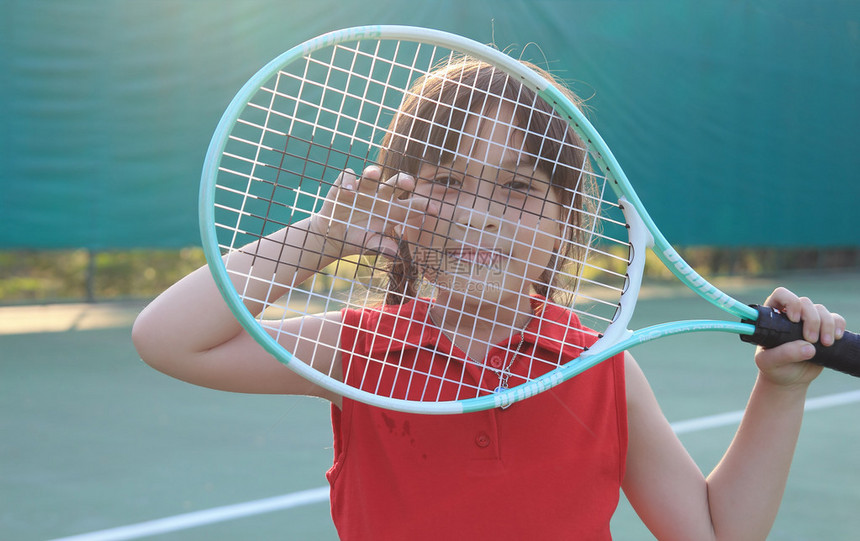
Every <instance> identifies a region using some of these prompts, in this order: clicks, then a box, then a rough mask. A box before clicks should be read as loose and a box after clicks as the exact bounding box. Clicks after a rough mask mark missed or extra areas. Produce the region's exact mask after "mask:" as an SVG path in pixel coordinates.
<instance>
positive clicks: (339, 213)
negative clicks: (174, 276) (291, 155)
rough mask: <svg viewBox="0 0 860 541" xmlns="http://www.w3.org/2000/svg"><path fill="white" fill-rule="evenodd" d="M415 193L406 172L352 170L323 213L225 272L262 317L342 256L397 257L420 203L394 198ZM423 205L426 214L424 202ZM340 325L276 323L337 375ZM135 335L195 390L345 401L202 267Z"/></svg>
mask: <svg viewBox="0 0 860 541" xmlns="http://www.w3.org/2000/svg"><path fill="white" fill-rule="evenodd" d="M413 187H414V180H413V179H412V178H411V177H408V176H406V175H396V176H395V177H393V178H391V179H389V180H388V181H387V182H384V183H383V182H380V172H379V169H378V168H375V167H370V168H368V169H366V170H365V171H364V173H363V175H362V177H361V178H360V179H359V178H356V176H355V175H353V174H352V172H351V171H348V170H347V171H346V172H345V173H343V174H342V175H341V176H340V177H338V179H337V181H336V182H335V185H334V186H333V187H332V188H331V190H330V191H329V193H328V195H327V198H326V201H325V202H324V204H323V206H322V208H321V210H320V211H319V212H318V213H316V214H314V215H312V216H311V217H310V218H307V219H305V220H302V221H300V222H297V223H295V224H292V225H290V226H289V227H286V228H284V229H282V230H280V231H277V232H276V233H273V234H272V235H269V236H268V237H265V238H263V239H261V240H260V241H257V242H255V243H252V244H249V245H248V246H245V247H243V248H242V249H241V250H238V251H236V252H233V253H231V254H230V255H229V258H226V259H225V262H226V265H227V270H228V271H229V272H228V274H229V275H230V277H231V280H233V284H234V286H235V288H236V290H237V291H240V292H242V293H243V298H244V299H246V300H245V305H246V307H247V308H248V310H249V311H250V312H251V313H253V314H259V313H260V312H261V311H262V310H263V308H264V306H265V305H266V304H268V303H269V302H270V301H272V300H275V299H278V298H279V297H281V296H282V295H283V294H284V293H285V292H286V291H287V290H288V289H290V288H293V287H296V286H298V285H300V284H301V283H302V282H304V281H305V280H307V279H308V278H309V277H311V276H312V275H313V274H314V273H315V272H316V271H318V270H319V269H322V268H323V267H325V266H326V265H328V264H330V263H331V262H333V261H334V260H336V259H338V258H340V257H343V256H346V255H350V254H352V253H359V252H364V251H367V250H370V251H374V252H377V253H391V252H396V250H397V242H396V241H395V240H393V235H392V234H391V230H392V229H393V228H394V226H395V225H397V224H398V223H402V222H403V221H405V220H406V219H407V218H409V217H410V216H411V214H410V213H412V212H414V211H415V209H414V208H413V207H415V206H416V205H415V198H414V197H413V198H403V199H397V200H395V196H398V195H400V194H405V193H408V192H410V191H411V189H412V188H413ZM423 204H424V206H423V208H424V209H426V208H427V203H426V200H424V201H423ZM380 205H381V206H384V207H385V208H384V209H380V208H379V206H380ZM410 205H411V206H410ZM417 210H419V211H420V210H421V209H420V208H419V209H417ZM374 216H387V217H388V219H387V220H384V221H383V220H380V219H378V218H374ZM273 277H274V279H273ZM272 283H275V284H278V286H275V287H273V286H272ZM248 299H259V302H254V301H250V300H248ZM340 324H341V315H340V312H330V313H326V314H317V315H308V316H304V317H298V318H292V319H287V320H285V321H283V322H277V325H278V328H276V329H275V328H273V332H275V331H281V332H278V340H279V342H280V343H281V345H282V346H283V347H284V348H285V349H286V350H287V351H290V352H292V353H293V355H294V356H295V357H296V358H297V359H299V360H300V361H303V362H310V361H311V360H313V363H314V366H315V367H317V368H318V369H320V370H321V371H328V372H329V373H331V374H333V375H334V376H335V377H337V376H339V374H340V366H339V363H340V356H339V355H338V342H339V337H340ZM132 338H133V341H134V344H135V347H136V348H137V350H138V352H139V353H140V356H141V358H142V359H143V360H144V361H146V362H147V363H148V364H150V365H152V366H153V367H154V368H156V369H158V370H160V371H162V372H165V373H166V374H169V375H171V376H173V377H176V378H179V379H182V380H184V381H188V382H191V383H194V384H197V385H202V386H205V387H211V388H215V389H221V390H228V391H236V392H248V393H284V394H309V395H315V396H321V397H324V398H327V399H329V400H332V401H334V402H335V403H338V401H339V398H338V397H337V396H335V395H333V394H331V393H330V392H328V391H326V390H325V389H322V388H320V387H318V386H316V385H313V384H311V383H309V382H307V381H305V380H304V379H303V378H301V377H300V376H298V375H296V374H295V373H294V372H293V371H292V370H290V369H288V368H287V367H285V366H284V365H282V364H281V363H279V362H278V361H276V360H275V359H273V358H272V357H271V355H269V354H268V353H267V352H266V351H265V350H264V349H263V348H262V347H261V346H259V345H258V344H257V343H256V342H255V341H254V340H253V338H252V337H251V336H250V335H249V334H248V333H247V332H245V331H244V329H243V328H242V327H241V325H239V323H238V322H237V321H236V319H235V318H234V317H233V314H232V313H231V312H230V310H229V308H228V307H227V305H226V303H225V302H224V300H223V299H222V297H221V294H220V293H219V292H218V289H217V287H216V285H215V282H214V280H213V278H212V276H211V274H210V273H209V271H208V269H207V268H205V267H204V268H200V269H198V270H196V271H194V272H193V273H191V274H190V275H188V276H186V277H185V278H183V279H182V280H180V281H179V282H177V283H176V284H174V285H173V286H172V287H171V288H169V289H168V290H167V291H165V292H164V293H162V294H161V295H160V296H159V297H158V298H157V299H155V301H153V302H152V304H150V305H149V306H147V307H146V308H145V309H144V310H143V312H141V314H140V315H139V316H138V318H137V320H136V321H135V324H134V328H133V329H132Z"/></svg>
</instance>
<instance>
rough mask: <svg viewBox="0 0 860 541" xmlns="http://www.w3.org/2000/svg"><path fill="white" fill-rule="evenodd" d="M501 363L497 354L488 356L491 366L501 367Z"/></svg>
mask: <svg viewBox="0 0 860 541" xmlns="http://www.w3.org/2000/svg"><path fill="white" fill-rule="evenodd" d="M502 364H503V361H502V358H501V357H500V356H498V355H493V356H492V357H490V366H492V367H493V368H501V367H502Z"/></svg>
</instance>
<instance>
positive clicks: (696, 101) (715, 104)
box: [0, 0, 860, 249]
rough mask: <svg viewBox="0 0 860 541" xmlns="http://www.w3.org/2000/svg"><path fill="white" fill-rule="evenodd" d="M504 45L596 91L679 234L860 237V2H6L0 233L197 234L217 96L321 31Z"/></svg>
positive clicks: (133, 242) (156, 238) (143, 242)
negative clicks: (413, 28) (367, 29)
mask: <svg viewBox="0 0 860 541" xmlns="http://www.w3.org/2000/svg"><path fill="white" fill-rule="evenodd" d="M362 24H412V25H420V26H429V27H435V28H440V29H443V30H448V31H452V32H457V33H460V34H463V35H466V36H469V37H471V38H473V39H476V40H478V41H482V42H491V41H494V42H495V43H496V45H497V46H499V47H500V48H509V50H510V51H511V52H512V54H514V55H515V56H522V57H523V58H527V59H529V60H532V61H535V62H537V63H538V64H540V65H542V66H544V67H547V68H549V69H550V70H551V71H552V72H554V73H555V74H556V75H558V76H560V77H561V78H563V79H564V80H565V81H567V82H568V83H569V84H570V85H571V86H572V87H573V88H574V89H575V90H576V91H577V92H578V93H579V94H580V95H582V96H583V97H585V98H587V104H588V109H589V111H590V112H589V116H590V117H591V118H592V120H593V121H594V123H595V124H596V126H597V128H598V129H599V130H600V131H601V133H602V134H603V135H604V138H605V139H606V140H607V142H608V143H609V145H610V147H612V148H613V150H614V152H615V154H616V156H617V158H618V159H619V161H620V162H621V164H622V166H623V167H624V168H625V170H626V171H627V174H628V176H629V177H630V178H631V180H632V182H633V183H634V185H635V186H636V187H637V189H638V191H639V192H640V195H641V196H642V199H643V200H644V201H645V204H646V206H647V207H648V208H649V209H650V211H651V212H652V215H653V216H654V219H655V220H656V221H657V223H658V224H660V225H661V229H663V230H664V232H665V234H666V236H667V237H668V238H669V240H670V241H671V242H673V243H675V244H679V245H687V246H690V245H713V246H727V247H730V246H786V247H797V246H816V247H832V246H853V247H856V246H860V227H858V225H860V219H858V218H857V216H858V214H857V210H856V206H857V203H858V201H860V178H858V176H860V175H858V171H860V149H858V141H860V137H858V127H860V2H857V1H856V0H843V1H839V0H827V1H821V0H767V1H766V0H760V1H731V2H728V1H725V0H700V1H695V2H693V1H689V0H627V1H623V0H604V1H599V2H596V1H578V0H565V1H562V0H556V1H550V0H519V1H514V0H477V1H469V0H433V1H426V2H422V1H414V2H393V1H379V0H363V1H352V0H315V1H312V2H294V1H276V0H271V1H263V0H252V1H248V0H242V1H234V0H210V1H203V0H197V1H176V0H157V1H156V0H153V1H147V0H138V1H119V0H76V1H63V0H55V1H47V0H28V1H14V0H13V1H8V2H3V3H2V4H0V73H2V82H0V119H2V120H0V188H2V189H0V224H2V227H0V249H58V248H77V247H84V248H92V249H113V248H138V247H182V246H189V245H196V244H199V234H198V231H197V212H196V201H197V185H198V182H199V175H200V169H201V165H202V162H203V155H204V153H205V150H206V146H207V144H208V141H209V137H210V135H211V132H212V130H213V129H214V127H215V125H216V123H217V121H218V119H219V117H220V115H221V112H222V111H223V109H224V108H225V106H226V105H227V103H228V102H229V100H230V98H231V97H232V96H233V94H234V93H235V92H236V90H238V88H239V87H240V86H241V85H242V83H243V82H244V81H245V80H246V79H247V78H248V77H249V76H250V75H251V74H253V73H254V72H255V71H256V70H257V69H258V68H259V67H261V66H262V65H263V64H264V63H265V62H267V61H268V60H270V59H272V58H273V57H275V56H276V55H277V54H279V53H281V52H282V51H284V50H286V49H288V48H290V47H291V46H293V45H295V44H297V43H299V42H301V41H303V40H305V39H307V38H310V37H313V36H315V35H317V34H320V33H323V32H326V31H328V30H333V29H336V28H342V27H347V26H355V25H362Z"/></svg>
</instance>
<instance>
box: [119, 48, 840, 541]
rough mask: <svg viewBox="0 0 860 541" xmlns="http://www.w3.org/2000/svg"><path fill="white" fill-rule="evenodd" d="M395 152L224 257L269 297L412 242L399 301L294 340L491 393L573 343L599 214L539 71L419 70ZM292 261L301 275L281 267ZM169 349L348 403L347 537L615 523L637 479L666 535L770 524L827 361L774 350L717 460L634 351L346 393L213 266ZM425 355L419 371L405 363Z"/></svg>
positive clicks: (566, 352) (554, 529) (339, 492)
mask: <svg viewBox="0 0 860 541" xmlns="http://www.w3.org/2000/svg"><path fill="white" fill-rule="evenodd" d="M410 96H411V97H410V98H409V99H407V100H405V101H404V103H403V104H402V106H401V107H400V110H399V112H398V114H397V116H396V117H395V118H394V119H393V120H392V123H391V126H390V127H389V130H388V131H387V133H388V135H387V136H386V138H385V140H384V141H383V143H382V148H383V151H382V152H381V153H380V156H379V157H378V160H377V161H378V164H379V165H371V166H368V167H366V168H365V169H364V170H363V171H362V172H361V173H360V174H355V173H353V172H352V171H350V170H346V171H345V172H344V173H343V174H341V175H340V176H339V177H338V179H337V180H336V182H335V183H334V185H333V187H332V188H331V190H330V191H329V193H328V195H327V198H326V200H325V203H324V204H323V206H322V208H321V209H320V210H319V212H317V213H315V214H313V215H311V216H310V217H309V218H307V219H305V220H303V221H301V222H297V223H295V224H292V225H290V226H288V227H287V228H284V229H282V230H281V231H278V232H277V233H274V234H272V235H269V236H268V237H265V238H263V239H262V240H260V241H259V242H257V243H254V244H253V245H250V246H247V247H245V248H244V249H243V250H240V251H239V252H237V253H233V254H231V255H230V257H229V258H228V259H225V263H226V265H227V268H228V270H229V271H230V272H231V276H233V279H234V280H235V281H236V287H237V290H240V291H244V292H245V295H244V296H245V298H246V299H260V302H259V303H254V302H253V301H250V300H248V301H246V305H247V306H248V308H249V310H251V311H252V312H254V313H259V312H260V311H261V310H262V309H263V307H264V306H265V304H266V302H268V300H270V299H275V298H278V297H279V296H281V295H283V293H284V292H285V291H286V290H287V289H290V288H294V287H297V286H299V285H300V284H302V283H303V282H305V281H306V280H308V279H309V278H310V277H311V276H313V275H314V274H315V273H316V272H317V271H318V270H320V269H322V268H324V267H325V266H327V265H329V264H330V263H332V262H335V261H337V260H339V259H341V258H344V257H346V256H353V255H363V254H366V253H368V252H372V253H376V254H381V255H383V256H386V257H387V258H389V259H390V260H391V261H392V265H391V267H390V269H389V270H388V272H389V283H388V285H387V286H386V288H385V291H386V296H385V299H384V302H380V303H378V305H375V306H368V307H366V308H364V309H352V308H348V309H344V310H342V311H332V312H326V313H322V314H315V315H308V316H304V317H298V318H293V319H286V320H283V321H279V322H277V323H273V324H272V332H273V333H276V335H277V336H278V340H279V341H280V342H281V344H282V345H283V347H284V348H286V349H287V350H288V351H291V352H293V353H294V355H295V357H296V358H297V359H299V360H301V361H304V362H307V363H311V362H312V363H313V364H314V366H315V367H317V368H318V369H320V370H321V371H324V372H327V373H329V374H332V375H333V376H334V377H337V378H338V379H341V380H343V381H346V382H349V383H352V384H355V385H356V386H360V387H362V388H366V389H367V390H372V391H375V392H379V393H381V394H386V395H390V396H394V397H396V398H409V399H414V400H425V399H426V400H452V399H457V398H465V397H466V396H475V395H480V394H484V393H489V392H493V391H494V389H498V388H506V387H508V386H512V385H515V384H518V383H520V382H522V379H523V378H533V377H536V376H538V375H540V374H541V373H543V372H546V371H547V370H549V368H550V367H552V366H555V365H557V364H558V363H559V362H566V361H568V360H570V359H572V358H574V357H576V356H577V355H578V354H579V352H580V351H581V350H582V349H583V348H585V347H588V346H589V345H590V344H591V343H593V342H594V341H595V337H594V332H592V331H590V330H589V329H588V328H587V327H586V326H584V325H583V324H582V323H581V322H580V321H579V319H578V318H577V316H576V315H575V314H574V313H573V312H571V311H570V310H568V309H567V308H565V306H570V305H571V304H570V301H569V299H566V298H564V289H565V287H566V286H568V285H575V284H568V283H564V282H565V279H564V277H566V276H571V275H578V271H576V270H574V271H573V272H572V274H571V271H570V270H569V269H570V267H571V266H575V263H574V261H577V260H581V258H580V257H579V255H580V254H578V253H577V252H578V250H579V248H577V246H582V245H585V244H586V243H585V242H584V241H583V239H582V238H581V237H582V232H583V231H588V230H589V229H591V228H592V226H593V224H592V223H590V222H589V220H590V219H589V216H590V215H591V214H592V211H591V209H590V208H589V207H590V203H589V202H590V201H591V200H592V197H591V191H592V190H593V189H594V188H593V186H591V183H590V181H589V178H590V175H589V174H588V171H587V168H585V167H584V166H583V164H585V163H587V160H586V158H585V155H584V154H583V151H582V150H581V148H582V144H581V143H578V141H577V139H576V136H575V135H574V134H573V133H572V132H570V131H569V130H568V129H567V127H566V125H564V124H563V123H562V122H561V121H559V120H558V119H553V118H552V117H551V115H549V114H548V113H549V108H548V107H547V106H546V105H545V104H544V103H543V102H542V101H541V100H539V99H536V97H535V96H534V94H533V93H531V92H530V91H529V90H528V89H527V88H525V87H522V86H521V85H519V84H518V83H517V82H515V81H512V80H509V79H508V78H507V77H506V76H505V75H503V74H501V73H498V72H495V71H493V70H492V69H491V68H489V67H488V66H486V65H483V64H481V63H480V62H477V61H472V60H469V59H463V60H462V61H460V62H457V63H455V64H452V65H449V66H447V67H445V68H440V70H438V71H437V72H435V73H432V74H430V75H428V76H427V77H425V78H424V79H422V80H420V81H418V82H417V83H416V84H415V86H414V88H413V90H412V92H411V94H410ZM272 276H275V280H274V283H276V284H283V286H282V287H281V288H272V287H271V286H270V279H271V277H272ZM766 304H767V305H769V306H774V307H776V308H778V309H780V310H783V311H785V312H786V313H787V314H788V316H789V318H790V319H792V320H793V321H800V320H803V322H804V332H805V337H806V338H807V339H808V340H809V341H810V342H816V341H819V340H820V341H821V342H822V344H824V345H830V344H832V343H833V341H834V340H836V339H838V338H839V336H840V335H841V333H842V332H843V331H844V329H845V322H844V320H843V319H842V318H841V317H839V316H838V315H835V314H831V313H830V312H829V311H827V310H826V309H825V308H824V307H822V306H820V305H814V304H813V303H812V302H811V301H809V300H808V299H805V298H798V297H797V296H795V295H794V294H793V293H791V292H789V291H787V290H785V289H777V290H776V291H774V293H773V294H772V295H771V296H770V298H769V299H768V300H767V301H766ZM133 338H134V342H135V345H136V347H137V349H138V351H139V352H140V355H141V357H142V358H143V359H144V360H145V361H146V362H147V363H149V364H150V365H152V366H153V367H155V368H157V369H158V370H161V371H163V372H165V373H167V374H169V375H171V376H174V377H177V378H180V379H183V380H185V381H188V382H191V383H195V384H198V385H203V386H207V387H211V388H215V389H223V390H229V391H236V392H249V393H283V394H303V395H310V396H317V397H321V398H324V399H326V400H329V401H330V402H331V403H332V424H333V429H334V446H335V457H334V465H333V467H332V468H331V470H330V471H329V472H328V474H327V477H328V479H329V482H330V484H331V487H332V488H331V504H332V516H333V518H334V522H335V525H336V526H337V529H338V532H339V534H340V535H341V537H342V538H343V539H434V540H436V539H484V538H494V539H524V538H527V537H531V538H537V539H605V538H609V521H610V518H611V516H612V513H613V512H614V509H615V507H616V505H617V503H618V497H619V490H620V489H623V490H624V491H625V494H626V496H627V497H628V499H629V500H630V502H631V503H632V505H633V506H634V508H635V509H636V511H637V513H638V514H639V516H640V517H641V518H642V520H643V521H644V522H645V523H646V525H647V526H648V527H649V528H650V529H651V531H652V532H653V533H654V534H655V535H656V536H657V537H658V538H660V539H683V540H689V539H697V540H699V539H764V538H765V537H766V535H767V532H768V531H769V529H770V527H771V525H772V523H773V520H774V518H775V516H776V512H777V508H778V506H779V502H780V499H781V495H782V492H783V488H784V486H785V482H786V478H787V475H788V469H789V465H790V462H791V458H792V454H793V450H794V446H795V442H796V438H797V435H798V431H799V427H800V420H801V416H802V410H803V403H804V397H805V394H806V389H807V387H808V385H809V383H810V382H811V381H812V380H813V379H814V378H815V377H816V376H817V375H818V373H819V372H820V368H819V367H817V366H816V365H813V364H810V363H807V362H804V361H806V360H807V359H809V358H811V356H812V355H813V353H814V350H813V349H812V347H811V345H810V344H808V343H807V342H796V343H791V344H786V345H784V346H781V347H778V348H774V349H771V350H761V349H760V350H759V351H758V352H757V353H756V357H755V361H756V364H757V366H758V368H759V376H758V379H757V381H756V383H755V387H754V389H753V393H752V396H751V399H750V401H749V404H748V406H747V410H746V414H745V416H744V420H743V422H742V424H741V427H740V428H739V430H738V433H737V435H736V437H735V440H734V441H733V443H732V445H731V446H730V448H729V450H728V451H727V452H726V455H725V457H724V459H723V460H722V462H721V463H720V464H719V466H717V468H716V469H715V470H714V471H713V472H712V473H711V474H710V475H709V476H708V477H707V478H706V477H704V476H703V475H702V473H701V472H700V471H699V470H698V468H697V467H696V465H695V464H694V462H693V461H692V459H691V458H690V457H689V455H688V454H687V452H686V451H685V450H684V449H683V447H682V446H681V444H680V442H679V440H678V439H677V437H676V436H675V435H674V433H673V432H672V430H671V428H670V426H669V423H668V422H667V421H666V419H665V418H664V416H663V415H662V413H661V411H660V409H659V407H658V405H657V402H656V400H655V398H654V396H653V394H652V393H651V390H650V387H649V385H648V382H647V381H646V379H645V377H644V375H643V373H642V371H641V370H640V369H639V367H638V365H637V364H636V362H635V360H634V359H633V357H632V356H631V355H630V354H629V353H624V354H621V355H618V356H616V357H614V358H612V359H609V360H607V361H605V362H603V363H601V364H599V365H598V366H596V367H594V368H592V369H590V370H588V371H586V372H585V373H583V374H581V375H579V376H577V377H575V378H573V379H571V380H570V381H568V382H565V383H563V384H561V385H559V386H558V387H556V388H554V389H552V390H551V391H548V392H544V393H542V394H540V395H537V396H535V397H532V398H529V399H527V400H525V401H522V402H519V403H517V404H515V405H514V406H512V407H510V408H505V409H502V408H499V409H495V410H490V411H485V412H479V413H470V414H463V415H454V416H423V415H416V414H406V413H398V412H393V411H386V410H381V409H379V408H375V407H371V406H367V405H364V404H362V403H358V402H355V401H353V400H350V399H346V398H342V397H340V396H339V395H336V394H334V393H332V392H330V391H328V390H326V389H323V388H321V387H318V386H316V385H314V384H313V383H310V382H308V381H306V380H304V379H302V378H300V377H298V376H297V375H296V374H295V373H293V372H292V371H291V370H289V369H287V368H286V367H285V366H283V365H282V364H280V363H278V362H277V361H275V360H274V359H272V358H271V357H270V356H269V355H268V354H267V353H266V352H265V351H264V350H263V349H262V348H261V347H260V346H258V345H257V343H256V342H255V341H254V340H253V339H252V338H251V337H250V336H249V335H248V334H247V333H246V332H245V331H243V329H242V328H241V326H240V325H239V324H238V323H237V322H236V320H235V319H234V318H233V316H232V314H231V313H230V311H229V310H228V309H227V307H226V306H225V304H224V303H223V301H222V299H221V296H220V294H219V293H218V291H217V289H216V286H215V284H214V282H213V280H212V278H211V277H210V273H209V272H208V269H206V268H202V269H199V270H197V271H195V272H194V273H192V274H191V275H189V276H187V277H186V278H184V279H182V280H181V281H180V282H178V283H177V284H176V285H174V286H173V287H171V288H170V289H168V290H167V291H166V292H165V293H163V294H162V295H161V296H159V297H158V298H157V299H156V300H155V301H154V302H153V303H152V304H151V305H150V306H148V307H147V308H146V309H145V310H144V311H143V312H142V313H141V315H140V316H139V318H138V320H137V321H136V323H135V326H134V329H133ZM404 368H407V369H409V370H410V372H409V373H410V377H409V378H404V377H402V376H401V374H402V370H403V369H404Z"/></svg>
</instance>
